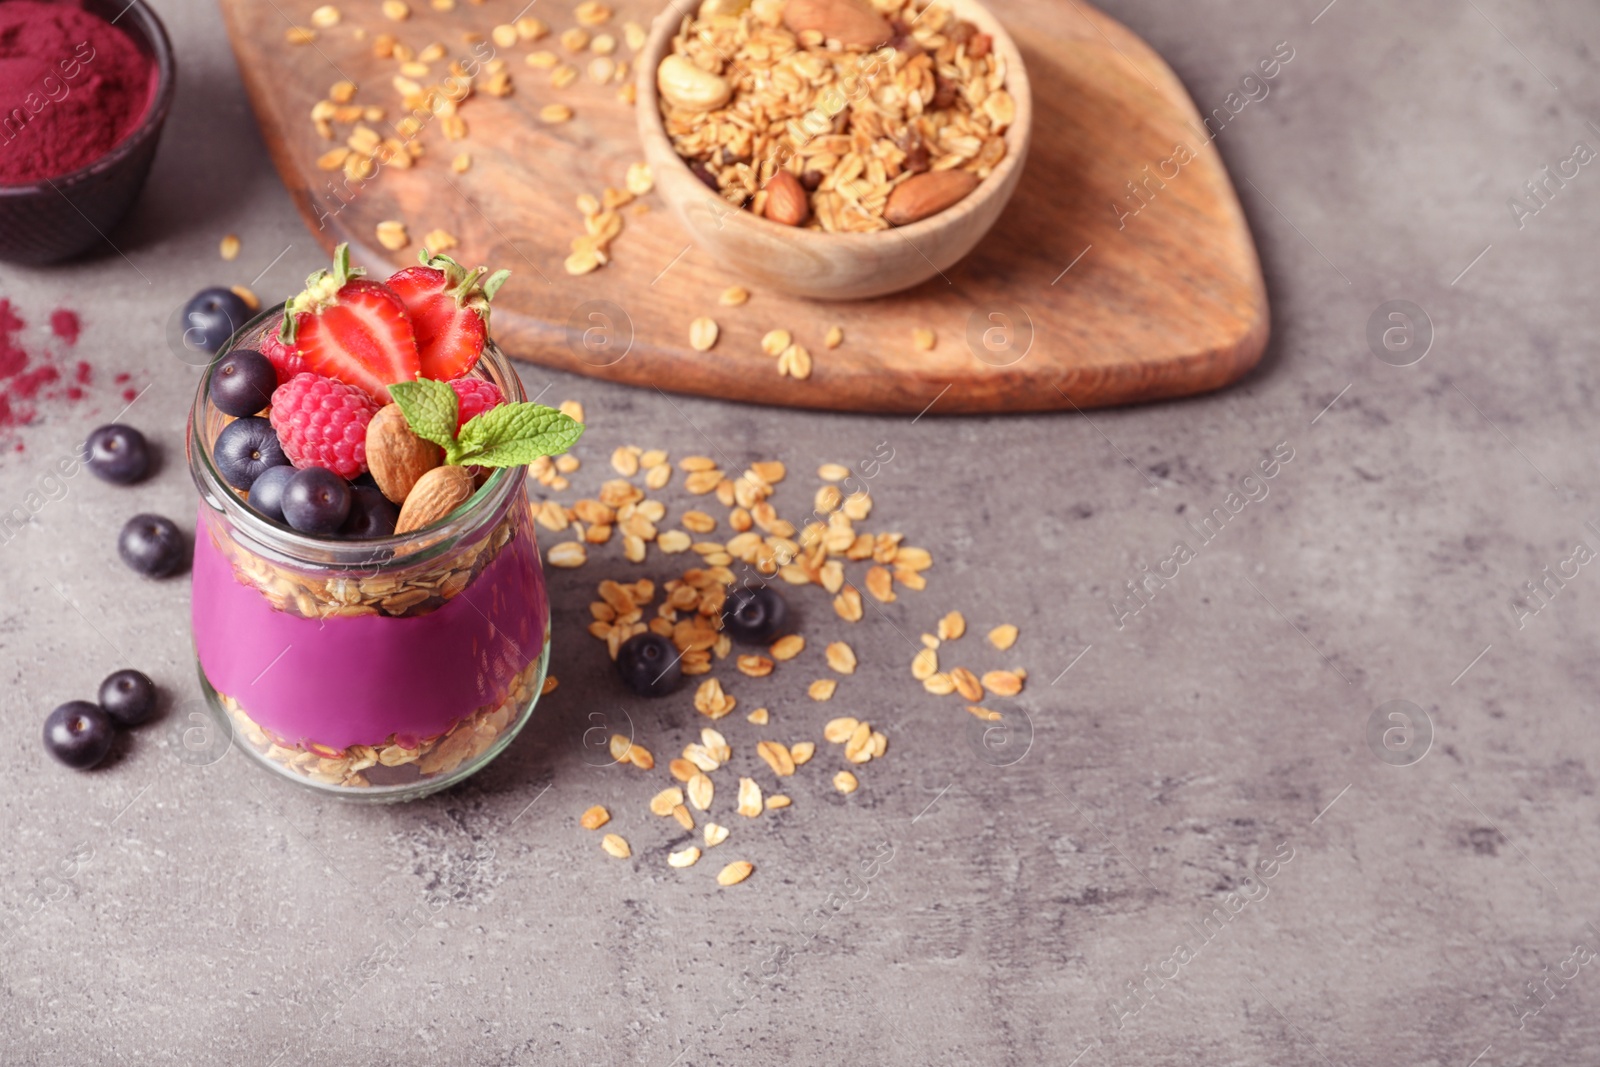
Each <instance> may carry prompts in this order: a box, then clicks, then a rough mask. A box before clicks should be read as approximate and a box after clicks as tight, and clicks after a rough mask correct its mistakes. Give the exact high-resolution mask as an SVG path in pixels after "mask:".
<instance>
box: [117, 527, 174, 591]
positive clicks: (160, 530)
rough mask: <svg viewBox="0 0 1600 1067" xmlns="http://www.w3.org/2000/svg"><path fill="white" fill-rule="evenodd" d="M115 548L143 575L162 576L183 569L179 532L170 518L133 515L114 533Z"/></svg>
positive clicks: (164, 576) (150, 576) (123, 560)
mask: <svg viewBox="0 0 1600 1067" xmlns="http://www.w3.org/2000/svg"><path fill="white" fill-rule="evenodd" d="M117 552H118V553H119V554H120V555H121V556H122V562H124V563H126V564H127V565H128V566H130V567H132V568H133V569H134V570H136V571H138V572H139V573H140V574H142V575H144V576H145V577H146V578H166V577H168V576H170V575H173V574H176V573H178V571H180V570H182V569H183V565H184V557H185V550H184V543H183V534H182V533H180V532H179V531H178V527H177V526H176V525H174V524H173V521H172V520H171V519H166V518H162V517H161V516H160V515H135V516H134V517H133V518H131V519H129V520H128V521H127V523H126V524H125V525H124V526H123V527H122V533H121V534H120V535H119V536H118V537H117Z"/></svg>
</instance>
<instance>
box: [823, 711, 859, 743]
mask: <svg viewBox="0 0 1600 1067" xmlns="http://www.w3.org/2000/svg"><path fill="white" fill-rule="evenodd" d="M858 725H860V724H859V722H858V721H857V720H856V719H853V718H850V717H849V716H845V717H843V718H838V719H830V720H829V721H828V725H826V726H824V727H823V728H822V736H823V738H824V739H825V740H828V741H831V742H833V743H834V744H836V745H839V744H843V743H844V742H846V741H848V740H850V735H852V734H854V733H855V731H856V727H857V726H858Z"/></svg>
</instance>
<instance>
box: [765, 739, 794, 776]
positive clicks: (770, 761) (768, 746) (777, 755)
mask: <svg viewBox="0 0 1600 1067" xmlns="http://www.w3.org/2000/svg"><path fill="white" fill-rule="evenodd" d="M756 754H757V755H758V756H760V757H761V758H762V760H764V761H765V762H766V764H767V766H768V767H771V768H772V773H773V774H776V775H777V776H778V777H780V778H787V777H788V776H789V775H791V774H793V773H794V757H793V756H792V755H790V754H789V747H788V746H787V745H785V744H783V743H782V742H781V741H759V742H757V743H756Z"/></svg>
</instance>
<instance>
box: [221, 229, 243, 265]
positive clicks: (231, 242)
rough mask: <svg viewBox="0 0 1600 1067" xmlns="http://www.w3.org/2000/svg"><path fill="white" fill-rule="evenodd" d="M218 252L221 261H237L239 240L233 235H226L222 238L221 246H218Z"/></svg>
mask: <svg viewBox="0 0 1600 1067" xmlns="http://www.w3.org/2000/svg"><path fill="white" fill-rule="evenodd" d="M218 251H219V252H221V253H222V258H223V259H226V260H235V259H238V258H239V238H238V236H237V235H235V234H231V233H230V234H228V235H227V236H226V237H224V238H223V239H222V242H221V244H220V245H219V246H218Z"/></svg>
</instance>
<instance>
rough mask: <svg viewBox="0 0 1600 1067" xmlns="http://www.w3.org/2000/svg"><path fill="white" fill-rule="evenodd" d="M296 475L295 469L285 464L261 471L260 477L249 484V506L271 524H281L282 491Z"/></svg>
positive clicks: (297, 471)
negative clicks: (271, 522) (269, 520)
mask: <svg viewBox="0 0 1600 1067" xmlns="http://www.w3.org/2000/svg"><path fill="white" fill-rule="evenodd" d="M298 473H300V472H299V470H298V469H297V468H295V467H291V466H289V464H287V463H285V464H282V465H281V466H277V467H268V468H267V469H266V470H264V471H262V472H261V475H260V477H258V478H257V479H256V480H255V481H254V482H252V483H250V506H251V507H253V508H255V509H256V510H257V511H259V512H261V514H263V515H265V516H266V517H267V518H269V519H271V520H272V521H273V522H282V521H283V490H284V487H285V486H287V485H288V484H289V480H290V479H291V478H293V477H294V476H295V475H296V474H298Z"/></svg>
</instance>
